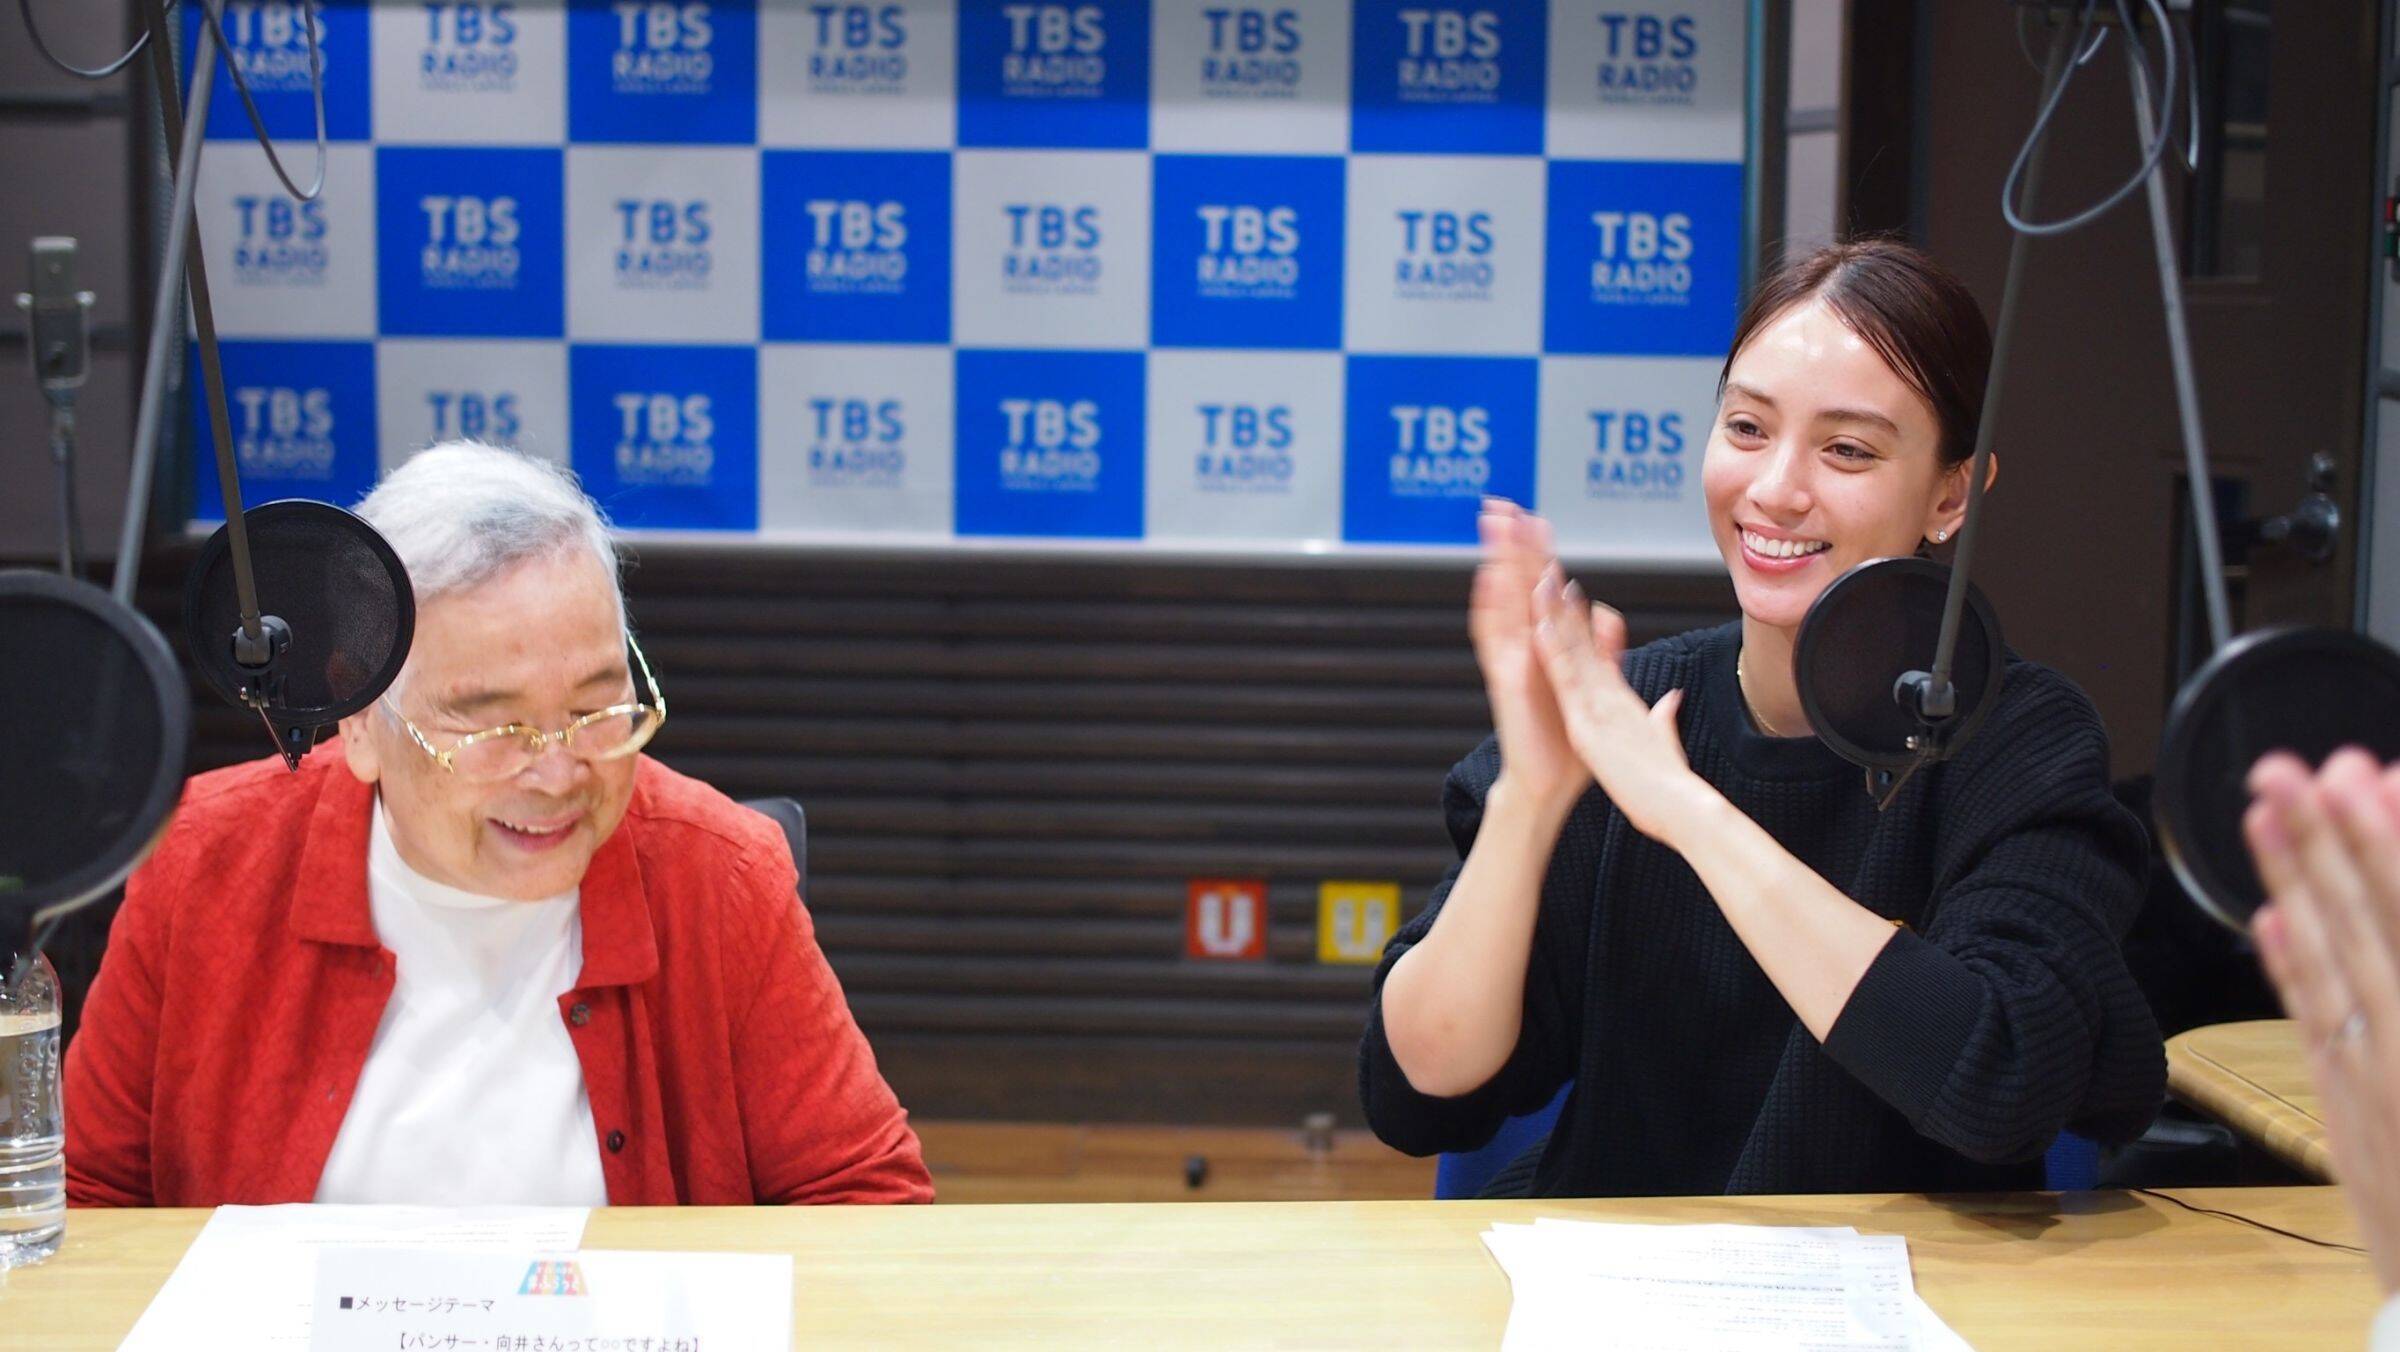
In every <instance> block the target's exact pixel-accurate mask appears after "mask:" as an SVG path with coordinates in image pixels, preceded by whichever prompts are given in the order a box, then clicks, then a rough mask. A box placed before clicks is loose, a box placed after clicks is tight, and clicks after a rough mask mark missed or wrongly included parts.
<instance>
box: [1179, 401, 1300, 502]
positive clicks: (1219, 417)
mask: <svg viewBox="0 0 2400 1352" xmlns="http://www.w3.org/2000/svg"><path fill="white" fill-rule="evenodd" d="M1192 411H1193V412H1194V413H1195V414H1197V415H1198V416H1199V419H1200V450H1199V451H1198V452H1197V453H1196V454H1195V455H1194V456H1193V459H1192V472H1193V481H1194V482H1195V483H1196V484H1197V485H1198V486H1199V488H1200V490H1201V491H1202V492H1205V493H1288V492H1290V491H1291V488H1292V469H1293V465H1292V410H1291V406H1290V405H1288V404H1240V403H1224V404H1216V403H1211V404H1199V405H1195V406H1194V407H1193V410H1192Z"/></svg>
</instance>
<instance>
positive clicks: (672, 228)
mask: <svg viewBox="0 0 2400 1352" xmlns="http://www.w3.org/2000/svg"><path fill="white" fill-rule="evenodd" d="M616 209H617V251H616V270H617V285H618V286H619V287H620V288H623V289H625V290H629V291H699V290H704V289H706V288H707V286H708V274H709V269H710V267H711V266H712V264H713V263H714V261H715V260H714V258H713V256H712V255H711V253H710V250H709V241H710V240H711V239H713V238H715V237H716V231H715V230H714V229H713V228H712V227H711V226H710V224H709V219H708V214H709V213H708V203H706V202H703V201H670V200H654V199H639V198H624V199H620V200H619V201H618V202H617V203H616Z"/></svg>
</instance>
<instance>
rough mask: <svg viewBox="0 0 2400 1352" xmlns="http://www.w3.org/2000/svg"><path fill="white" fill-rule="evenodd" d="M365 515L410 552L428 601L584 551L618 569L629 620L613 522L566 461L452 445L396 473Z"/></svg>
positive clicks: (612, 571) (395, 547) (405, 558)
mask: <svg viewBox="0 0 2400 1352" xmlns="http://www.w3.org/2000/svg"><path fill="white" fill-rule="evenodd" d="M358 514H359V515H360V516H362V517H364V518H366V521H367V524H368V525H371V526H373V527H374V528H375V529H376V530H377V531H379V532H381V533H382V535H383V538H384V539H385V540H386V541H388V542H389V543H390V544H391V546H392V552H393V553H395V554H398V555H399V556H400V563H401V566H402V567H404V568H406V569H407V570H408V584H409V587H410V589H411V590H412V591H414V592H415V593H416V599H417V604H419V605H423V604H425V603H426V602H428V601H431V600H434V599H436V598H438V597H442V596H447V595H449V594H451V593H453V592H459V591H464V590H466V589H467V588H469V587H474V586H478V585H480V584H482V583H485V582H488V581H490V580H491V579H492V578H494V577H497V576H498V575H500V574H501V573H503V572H505V571H507V570H508V569H509V568H511V567H513V566H515V565H516V564H519V563H522V562H524V561H526V560H528V559H535V558H547V557H549V556H550V555H552V554H554V553H558V552H561V551H566V550H576V549H581V550H587V551H589V552H590V554H591V555H592V557H593V558H595V559H597V560H598V561H599V562H600V565H601V566H602V567H603V568H605V569H607V570H608V578H609V583H610V585H611V587H612V589H613V590H614V591H615V593H616V600H617V621H618V623H619V624H620V625H622V624H623V623H624V620H625V590H624V586H623V584H622V582H621V581H620V579H619V578H618V575H617V573H618V556H617V548H616V545H615V544H614V543H613V542H612V541H611V540H610V539H609V534H608V523H607V521H606V520H605V519H604V518H603V517H602V516H601V514H600V507H599V504H597V503H595V502H593V501H592V500H591V498H590V497H589V496H588V495H586V494H585V493H584V491H583V488H582V486H581V485H580V484H578V483H577V482H576V480H575V475H574V473H573V471H571V470H568V469H566V468H564V467H562V466H559V465H554V464H552V463H550V462H549V461H547V460H536V459H534V458H533V457H532V456H528V455H522V454H519V453H518V452H516V451H512V450H505V449H503V448H501V447H498V446H488V445H485V444H484V443H482V442H480V441H445V442H442V443H440V444H438V445H435V446H432V447H429V448H428V449H426V450H424V451H420V452H418V453H417V454H416V455H415V456H412V457H411V458H410V459H409V461H408V462H407V463H406V464H404V465H402V466H401V467H400V468H398V469H396V470H393V471H392V472H391V473H390V474H388V475H386V476H385V477H384V480H383V482H382V483H380V484H377V485H376V486H375V491H374V492H372V493H369V494H367V496H366V497H365V498H363V499H361V500H360V501H359V504H358Z"/></svg>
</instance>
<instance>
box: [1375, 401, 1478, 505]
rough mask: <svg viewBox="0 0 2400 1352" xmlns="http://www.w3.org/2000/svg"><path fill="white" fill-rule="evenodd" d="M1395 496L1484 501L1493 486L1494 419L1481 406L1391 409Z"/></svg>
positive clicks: (1407, 405)
mask: <svg viewBox="0 0 2400 1352" xmlns="http://www.w3.org/2000/svg"><path fill="white" fill-rule="evenodd" d="M1392 431H1393V434H1394V436H1393V446H1392V463H1391V471H1392V496H1394V497H1400V498H1480V497H1482V496H1483V494H1484V491H1485V489H1486V488H1488V487H1489V486H1490V484H1491V481H1492V462H1491V458H1490V452H1491V449H1492V414H1491V410H1489V409H1487V408H1485V407H1484V406H1482V405H1481V404H1463V405H1452V404H1394V405H1392Z"/></svg>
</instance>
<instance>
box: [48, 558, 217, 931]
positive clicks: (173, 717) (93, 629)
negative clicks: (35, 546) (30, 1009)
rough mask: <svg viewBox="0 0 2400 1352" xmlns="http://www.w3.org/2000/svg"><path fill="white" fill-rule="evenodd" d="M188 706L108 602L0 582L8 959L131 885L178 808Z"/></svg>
mask: <svg viewBox="0 0 2400 1352" xmlns="http://www.w3.org/2000/svg"><path fill="white" fill-rule="evenodd" d="M191 722H192V711H191V698H190V694H189V691H188V689H187V688H186V686H185V685H184V680H183V674H182V673H181V672H180V671H178V670H177V669H176V666H175V656H174V654H173V653H172V652H171V651H170V650H169V649H168V647H167V641H166V640H165V639H164V638H161V637H160V636H159V633H158V630H157V629H155V628H153V627H152V626H151V624H150V622H149V621H148V620H145V619H143V618H142V617H141V616H140V615H138V614H136V613H135V612H134V611H133V610H132V609H131V608H130V607H127V606H125V605H122V604H120V603H119V602H117V601H116V600H115V599H114V598H112V597H110V596H109V594H108V593H107V592H104V591H102V590H100V589H99V588H97V587H94V586H91V585H89V584H87V583H83V582H79V581H76V580H74V579H72V578H65V577H59V576H57V575H55V574H51V573H35V572H0V955H6V954H10V953H15V954H17V955H20V956H30V954H31V952H32V944H31V942H30V939H31V936H32V933H33V930H34V927H35V926H36V925H37V924H40V923H43V922H47V921H49V920H51V919H52V918H54V917H57V916H61V915H64V914H66V913H67V912H68V911H71V910H74V909H75V908H76V907H78V906H82V905H84V904H86V903H88V902H91V901H94V900H96V899H98V898H99V897H101V896H103V895H105V894H106V893H107V892H108V891H109V890H110V889H111V888H113V887H115V886H116V885H117V884H119V883H121V882H123V881H124V880H125V875H126V874H128V873H131V872H132V871H133V868H134V865H136V864H138V863H140V862H141V860H142V856H143V855H145V854H146V853H148V851H149V848H150V845H151V843H152V842H153V841H155V840H156V839H157V838H158V833H159V831H160V829H161V828H162V827H164V826H165V825H166V822H167V817H168V814H170V813H172V812H173V811H174V810H175V800H176V797H177V795H178V794H179V793H180V792H181V791H182V788H183V771H184V756H185V754H186V751H187V749H188V746H189V744H190V741H191Z"/></svg>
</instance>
